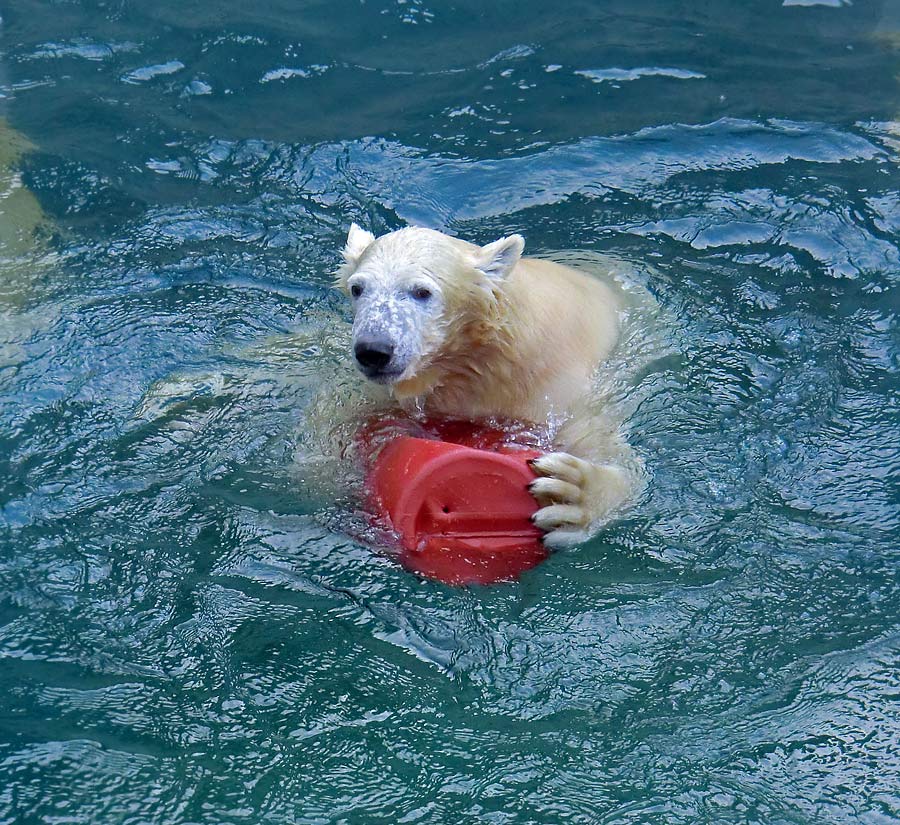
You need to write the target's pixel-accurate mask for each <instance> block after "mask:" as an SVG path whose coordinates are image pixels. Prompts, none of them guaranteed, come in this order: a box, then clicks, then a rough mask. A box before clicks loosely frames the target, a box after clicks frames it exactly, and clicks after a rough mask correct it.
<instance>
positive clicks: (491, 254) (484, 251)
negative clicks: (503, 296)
mask: <svg viewBox="0 0 900 825" xmlns="http://www.w3.org/2000/svg"><path fill="white" fill-rule="evenodd" d="M524 248H525V239H524V238H523V237H522V236H521V235H508V236H507V237H505V238H500V240H499V241H494V242H493V243H489V244H488V245H487V246H483V247H481V249H479V250H478V252H477V253H476V256H475V269H477V270H478V271H479V272H483V273H484V274H485V275H487V276H488V278H490V279H491V280H492V281H502V280H503V279H504V278H505V277H506V276H507V275H509V273H510V272H512V270H513V267H514V266H515V265H516V264H517V263H518V262H519V258H521V257H522V250H523V249H524Z"/></svg>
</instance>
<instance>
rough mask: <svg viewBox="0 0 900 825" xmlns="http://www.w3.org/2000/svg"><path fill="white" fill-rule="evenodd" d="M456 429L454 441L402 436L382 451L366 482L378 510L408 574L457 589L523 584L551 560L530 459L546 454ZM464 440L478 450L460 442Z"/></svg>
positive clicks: (486, 433) (478, 432)
mask: <svg viewBox="0 0 900 825" xmlns="http://www.w3.org/2000/svg"><path fill="white" fill-rule="evenodd" d="M443 429H444V432H447V428H446V427H444V428H443ZM450 429H451V431H450V432H448V435H450V437H453V438H454V441H446V440H437V439H433V438H419V437H414V436H409V435H400V436H399V437H396V438H394V439H393V440H391V441H389V442H388V443H387V444H385V445H384V446H383V447H382V448H381V449H380V451H378V452H377V454H376V455H375V457H374V459H372V460H371V461H370V463H369V469H368V475H367V479H366V481H367V488H368V490H369V493H370V503H371V505H372V508H373V510H374V511H375V513H376V515H377V516H379V517H380V518H381V520H383V521H388V522H389V523H390V525H391V526H392V527H393V529H394V530H395V531H396V532H397V533H398V534H399V537H400V562H401V563H402V564H403V565H404V566H405V567H406V568H408V569H409V570H412V571H414V572H416V573H419V574H420V575H422V576H425V577H427V578H431V579H437V580H438V581H442V582H445V583H447V584H456V585H465V584H491V583H493V582H498V581H510V580H514V579H517V578H518V577H519V575H520V574H521V573H522V572H523V571H525V570H528V569H530V568H532V567H534V566H535V565H537V564H539V563H540V562H541V561H543V560H544V559H545V558H546V557H547V556H548V552H547V550H546V548H545V547H544V545H543V544H542V543H541V536H542V535H543V534H542V533H541V531H540V530H539V529H538V528H537V527H535V526H534V525H533V524H532V523H531V516H532V514H533V513H534V512H535V511H536V510H537V508H538V505H537V502H536V501H535V499H534V498H533V497H532V495H531V493H529V491H528V485H529V484H530V483H531V482H532V481H533V480H534V479H535V474H534V472H533V471H532V470H531V467H529V465H528V460H529V459H531V458H535V457H536V456H538V455H540V454H541V453H540V452H539V451H537V450H533V449H521V448H516V447H514V446H511V445H508V444H502V443H501V442H500V440H499V439H498V438H494V437H492V435H491V431H485V430H478V429H476V428H474V427H472V426H471V425H470V426H469V427H468V430H469V432H468V433H467V432H466V431H465V430H464V429H461V425H460V424H459V422H454V423H453V427H452V428H450ZM461 438H466V440H469V441H471V442H474V443H476V444H478V445H479V448H475V447H471V446H467V445H466V444H462V443H454V442H456V441H457V440H459V439H461ZM492 442H493V443H492ZM486 443H489V444H491V448H489V449H485V448H482V446H481V445H482V444H486Z"/></svg>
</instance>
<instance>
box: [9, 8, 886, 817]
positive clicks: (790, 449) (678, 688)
mask: <svg viewBox="0 0 900 825" xmlns="http://www.w3.org/2000/svg"><path fill="white" fill-rule="evenodd" d="M807 2H809V0H807ZM0 38H2V39H0V43H2V58H0V63H2V68H0V92H2V93H3V95H4V98H3V99H2V101H0V104H2V111H0V114H2V116H3V118H5V127H4V132H3V135H2V136H0V137H2V141H0V144H2V146H3V147H5V146H6V145H7V143H8V144H9V145H10V146H14V147H19V148H17V149H15V150H14V151H13V150H10V151H7V150H6V149H4V152H6V154H7V155H9V157H8V158H7V159H6V161H4V162H5V164H6V165H5V166H4V168H3V169H0V183H2V187H0V188H2V189H3V191H4V192H5V194H4V199H3V201H2V212H0V214H2V220H0V230H2V231H0V244H2V245H0V253H2V260H0V661H2V663H0V823H16V825H20V824H21V825H26V823H343V822H346V823H374V822H390V823H395V822H419V823H432V822H433V823H464V822H465V823H468V822H486V823H538V825H550V824H552V823H595V822H596V823H706V822H709V823H760V824H761V825H774V823H856V822H861V823H894V822H898V821H900V618H898V617H900V578H898V574H900V490H898V477H900V472H898V465H900V417H898V381H897V370H898V366H900V336H898V327H897V312H898V308H900V302H898V296H897V287H898V272H900V244H898V233H900V194H898V192H900V168H898V161H900V83H898V80H897V77H898V75H900V51H897V50H896V49H897V46H898V44H900V14H898V11H897V8H896V6H894V5H890V4H887V3H879V2H856V3H853V4H850V3H849V2H841V1H840V0H822V2H820V3H819V4H818V5H804V4H802V3H800V4H797V3H790V2H788V3H787V4H785V5H782V4H781V3H780V2H778V0H773V2H761V1H760V0H757V1H756V2H728V1H727V0H720V2H715V3H702V4H685V3H674V2H661V0H657V2H653V1H652V0H630V2H627V3H626V2H608V3H588V2H572V3H568V4H559V5H555V4H539V3H533V2H524V0H523V1H522V2H517V3H510V2H505V0H504V1H503V2H497V3H493V4H481V3H475V2H472V1H471V0H461V1H460V2H456V3H454V4H450V3H440V2H433V1H432V0H408V2H397V0H366V2H359V3H356V2H352V3H351V2H347V3H342V2H334V3H324V2H295V3H288V2H285V0H260V2H257V3H237V2H230V1H229V2H224V3H222V2H220V3H213V2H209V0H186V2H180V3H175V2H171V0H158V1H157V2H152V3H141V4H138V3H128V2H99V0H95V1H94V2H87V0H85V2H75V1H74V0H71V1H70V2H62V0H60V1H59V2H35V1H34V0H17V2H15V3H12V4H10V5H9V6H8V7H7V8H6V9H5V10H4V18H3V24H2V29H0ZM19 136H21V137H19ZM24 141H27V142H28V143H29V144H30V148H28V147H27V146H26V144H25V143H24ZM0 154H2V153H0ZM351 220H356V221H358V222H359V223H361V224H363V225H365V226H367V227H369V228H372V229H373V230H375V231H378V232H381V231H385V230H387V229H391V228H396V227H399V226H402V225H405V224H406V223H408V222H418V223H424V224H426V225H429V226H433V227H436V228H440V229H443V230H444V231H447V232H450V233H453V234H458V235H460V236H463V237H466V238H469V239H472V240H476V241H480V242H486V241H488V240H492V239H493V238H495V237H497V236H499V235H500V234H503V233H508V232H511V231H517V232H521V233H522V234H523V235H524V236H525V237H526V239H527V248H528V249H529V250H530V251H532V252H535V253H542V252H548V251H551V250H566V249H580V250H585V251H586V252H587V253H591V254H602V255H606V256H612V257H615V258H618V259H621V260H623V261H625V262H627V263H628V264H629V265H630V266H631V267H632V268H633V271H634V273H635V277H636V278H637V280H638V281H639V283H640V284H641V285H643V286H644V287H646V288H647V289H648V290H649V291H650V293H652V295H653V296H655V298H656V300H657V301H658V302H659V305H660V312H661V317H662V318H663V319H665V320H664V323H663V324H662V326H661V330H662V332H663V334H662V339H661V341H660V343H659V351H658V352H657V353H656V354H655V356H656V357H655V358H654V360H653V361H652V366H648V367H647V369H645V370H643V371H641V373H640V374H639V375H637V376H635V378H634V381H633V382H632V384H631V389H630V390H628V391H627V392H625V393H624V396H623V398H622V399H620V400H621V401H622V403H623V404H624V405H625V407H627V409H628V410H629V413H630V417H629V423H628V425H629V433H630V435H629V438H630V441H631V443H633V444H634V446H635V448H636V449H637V450H638V451H639V452H640V454H641V455H642V457H643V458H644V460H645V462H646V464H647V468H648V473H649V485H648V488H647V492H646V494H645V495H644V497H643V498H642V499H641V501H640V502H639V503H638V504H637V506H636V507H635V509H634V510H633V511H632V512H631V514H630V515H629V516H628V517H627V518H626V519H624V520H622V521H619V522H617V523H616V524H614V525H612V526H610V527H609V528H608V529H606V530H605V531H604V532H603V533H602V534H601V535H599V536H598V537H597V538H596V539H595V540H593V541H591V542H590V543H588V544H586V545H584V546H581V547H578V548H575V549H572V550H567V551H564V552H560V553H557V554H555V555H554V556H552V557H551V558H550V559H549V560H548V561H547V562H546V563H545V564H543V565H542V566H540V567H539V568H537V569H536V570H534V571H532V572H530V573H528V574H526V575H525V576H524V577H523V579H522V581H521V582H520V583H517V584H507V585H501V586H496V587H490V588H471V589H454V588H449V587H445V586H442V585H439V584H435V583H427V582H422V581H419V580H417V579H416V578H414V577H413V576H411V575H410V574H408V573H406V572H404V571H403V570H402V569H400V568H399V567H398V566H397V565H396V564H395V563H394V562H393V561H392V560H391V559H390V558H387V557H385V556H382V555H379V554H377V553H373V552H372V551H371V549H369V548H368V547H366V546H364V545H362V544H359V543H358V542H355V541H354V540H352V539H350V538H348V537H347V536H346V535H345V534H344V533H342V532H341V531H340V530H339V529H337V526H336V524H338V523H339V522H340V513H341V512H346V511H348V510H349V509H350V508H351V507H352V503H351V502H350V501H349V500H348V501H343V500H342V501H338V502H337V503H336V504H334V505H332V506H331V507H330V508H329V507H326V508H325V509H324V510H323V508H322V506H321V502H320V501H318V500H317V499H316V489H317V484H316V474H315V472H313V471H312V470H310V472H309V473H307V474H304V472H301V471H298V467H302V466H307V467H309V466H310V465H309V462H308V461H307V464H306V465H304V464H303V463H302V462H300V461H299V460H298V455H301V454H302V455H304V456H305V457H306V458H307V459H308V458H309V454H310V451H311V450H312V448H311V447H310V445H309V444H308V443H307V442H306V441H305V440H304V438H303V436H302V433H303V432H304V427H305V422H306V421H307V420H308V419H307V413H306V412H305V407H306V405H307V404H309V403H310V402H311V400H312V399H313V398H314V397H315V396H316V394H317V393H318V392H320V391H321V390H322V388H323V387H328V386H329V385H330V384H332V383H334V381H335V375H338V374H340V375H343V373H342V372H340V368H339V365H340V363H341V362H342V360H344V358H345V356H344V353H343V346H344V342H345V338H346V327H345V326H342V325H343V324H344V322H345V320H346V310H345V308H344V306H343V303H342V301H341V300H340V299H339V298H338V296H336V295H335V294H333V293H332V292H331V291H330V288H329V285H330V274H329V273H330V272H331V270H332V269H333V268H334V266H335V264H336V262H337V255H336V250H337V249H338V248H339V246H340V245H341V243H342V241H343V237H344V233H345V232H346V228H347V227H348V226H349V223H350V221H351ZM341 380H343V379H341Z"/></svg>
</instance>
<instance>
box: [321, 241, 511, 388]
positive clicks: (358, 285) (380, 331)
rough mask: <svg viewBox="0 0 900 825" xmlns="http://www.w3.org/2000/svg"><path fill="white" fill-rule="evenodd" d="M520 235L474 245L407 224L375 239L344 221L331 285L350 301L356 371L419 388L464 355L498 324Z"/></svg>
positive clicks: (397, 385) (382, 381)
mask: <svg viewBox="0 0 900 825" xmlns="http://www.w3.org/2000/svg"><path fill="white" fill-rule="evenodd" d="M523 246H524V241H523V240H522V237H521V236H520V235H510V236H508V237H505V238H500V240H497V241H494V242H493V243H490V244H487V246H482V247H479V246H475V245H474V244H470V243H466V242H465V241H461V240H458V239H456V238H451V237H450V236H448V235H445V234H443V233H442V232H437V231H434V230H432V229H422V228H418V227H411V228H408V229H400V230H398V231H396V232H391V233H389V234H387V235H382V236H381V237H380V238H376V237H375V236H374V235H373V234H372V233H371V232H366V231H364V230H363V229H360V227H358V226H357V225H356V224H353V225H352V226H351V227H350V233H349V235H348V236H347V244H346V246H345V247H344V250H343V253H342V254H343V257H344V264H343V266H341V267H340V269H339V270H338V272H337V285H338V287H339V288H341V289H342V290H343V291H344V292H345V293H347V294H348V295H349V296H350V300H351V302H352V304H353V310H354V320H353V344H352V346H353V355H354V358H355V360H356V364H357V366H358V367H359V369H360V370H361V372H362V373H363V374H364V375H365V376H366V377H367V378H369V379H370V380H372V381H375V382H377V383H379V384H390V385H392V387H393V388H394V391H395V394H397V395H421V394H422V393H424V392H427V391H428V389H429V388H430V387H431V386H433V385H435V384H436V383H438V382H439V381H440V380H441V377H442V375H443V374H444V373H446V372H447V371H448V370H454V369H459V368H460V360H461V359H465V358H468V357H470V355H471V349H472V347H473V346H474V344H475V340H474V338H476V337H477V338H479V339H484V337H485V335H486V334H487V332H488V331H489V330H490V329H491V328H492V326H497V327H500V326H502V324H503V319H502V308H501V303H502V301H501V298H502V294H503V287H504V283H505V281H506V279H507V276H508V275H509V274H510V273H511V272H512V270H513V268H514V267H515V265H516V263H517V262H518V261H519V258H520V256H521V254H522V249H523Z"/></svg>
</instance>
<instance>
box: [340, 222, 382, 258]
mask: <svg viewBox="0 0 900 825" xmlns="http://www.w3.org/2000/svg"><path fill="white" fill-rule="evenodd" d="M374 240H375V236H374V235H373V234H372V233H371V232H366V230H365V229H361V228H360V227H359V226H357V225H356V224H355V223H351V224H350V231H349V232H348V233H347V243H346V245H345V246H344V248H343V250H342V251H341V255H343V256H344V260H345V261H346V262H347V263H348V264H350V265H351V266H353V265H354V264H356V262H357V261H358V260H359V259H360V258H361V257H362V254H363V252H365V251H366V249H368V248H369V244H371V243H372V241H374Z"/></svg>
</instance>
